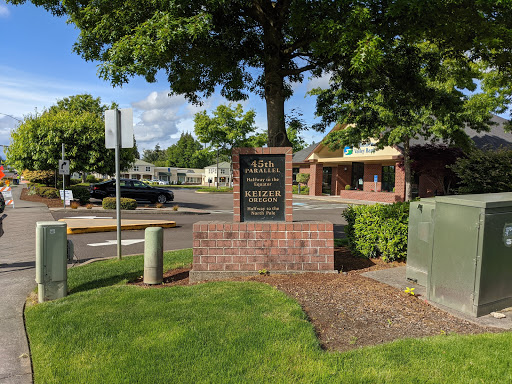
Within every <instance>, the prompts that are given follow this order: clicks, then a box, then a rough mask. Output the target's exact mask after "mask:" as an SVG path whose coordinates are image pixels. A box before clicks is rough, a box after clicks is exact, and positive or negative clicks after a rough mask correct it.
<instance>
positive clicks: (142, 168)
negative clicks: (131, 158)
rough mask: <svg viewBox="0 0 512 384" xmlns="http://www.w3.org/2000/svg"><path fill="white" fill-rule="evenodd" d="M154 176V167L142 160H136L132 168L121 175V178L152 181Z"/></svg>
mask: <svg viewBox="0 0 512 384" xmlns="http://www.w3.org/2000/svg"><path fill="white" fill-rule="evenodd" d="M154 176H155V165H154V164H151V163H148V162H146V161H144V160H140V159H137V160H135V163H134V164H133V165H132V167H131V168H130V169H129V170H128V171H126V172H124V173H122V174H121V177H124V178H127V179H137V180H152V179H154Z"/></svg>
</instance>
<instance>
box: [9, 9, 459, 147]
mask: <svg viewBox="0 0 512 384" xmlns="http://www.w3.org/2000/svg"><path fill="white" fill-rule="evenodd" d="M25 1H26V0H9V2H12V3H14V4H19V3H24V2H25ZM31 1H32V3H34V4H35V5H37V6H43V7H44V8H45V9H47V10H49V11H50V12H52V13H53V14H55V15H59V16H62V15H67V16H68V17H69V22H71V23H73V24H75V25H76V26H77V28H78V29H80V31H81V32H80V36H79V39H78V41H77V42H76V44H75V47H74V50H75V52H77V53H78V54H80V55H81V56H82V57H83V58H84V59H86V60H91V61H92V60H95V61H99V62H100V68H99V74H100V76H101V77H102V78H104V79H107V80H109V81H111V83H112V84H113V85H121V84H124V83H126V82H128V81H129V79H130V78H131V77H133V76H135V75H140V76H144V77H145V78H146V80H147V81H149V82H155V81H156V75H157V72H158V71H160V70H162V71H164V72H165V73H166V74H167V79H168V81H169V84H170V88H171V93H175V94H183V95H185V96H186V97H187V98H188V99H189V100H190V101H192V102H194V103H198V102H200V99H201V97H208V96H210V95H211V94H212V93H213V92H215V91H216V89H219V88H220V92H221V94H222V96H224V97H226V98H227V99H228V100H229V101H240V100H245V99H247V98H248V93H249V92H256V93H257V94H259V95H260V96H261V97H262V98H264V99H265V101H266V106H267V123H268V145H269V146H290V142H289V140H288V138H287V136H286V131H285V118H284V117H285V114H284V102H285V100H286V99H287V98H288V97H289V96H290V95H291V94H292V93H293V90H292V86H291V84H292V83H294V82H301V81H302V80H303V75H304V73H306V72H308V73H309V74H311V75H313V76H320V75H321V74H322V72H323V70H325V69H326V67H327V65H328V64H329V63H331V62H332V60H333V58H334V57H335V56H337V55H342V56H346V55H351V54H352V53H353V52H355V48H356V47H357V46H358V44H359V43H360V42H361V43H362V44H364V41H365V39H366V36H365V30H366V28H365V25H366V24H367V23H370V24H372V25H373V26H374V27H373V29H374V30H376V31H379V30H380V31H382V34H385V35H386V36H388V37H389V36H396V35H399V34H400V32H401V29H403V28H411V29H414V28H415V29H417V28H419V27H418V25H415V26H411V25H409V24H408V23H405V22H404V21H403V18H402V13H404V12H411V10H410V9H409V7H408V6H407V3H408V2H406V1H398V2H397V3H398V4H397V5H393V4H392V5H390V6H386V5H385V4H381V1H370V2H367V3H368V4H367V6H366V7H365V6H364V4H363V3H360V2H349V1H327V0H319V1H297V0H295V1H293V0H251V1H242V0H235V1H230V2H227V3H226V2H224V1H218V0H198V1H193V2H191V1H189V0H173V1H168V2H157V1H151V0H148V1H139V2H134V1H128V0H125V1H121V2H119V1H118V2H105V1H101V2H97V1H92V0H83V1H76V0H71V1H63V0H62V1H56V0H31ZM430 3H433V4H432V5H430ZM437 3H441V4H442V3H443V1H441V0H437V1H433V2H429V5H430V7H431V8H429V9H426V8H425V7H421V6H420V7H417V8H418V10H417V11H416V14H415V19H422V18H426V20H425V25H422V27H423V28H428V27H430V25H429V24H428V22H429V21H435V18H434V17H433V16H432V15H431V13H432V9H433V10H436V5H437ZM442 9H443V11H450V9H447V7H446V6H444V7H442ZM434 13H435V12H434Z"/></svg>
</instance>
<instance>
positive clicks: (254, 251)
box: [190, 221, 334, 281]
mask: <svg viewBox="0 0 512 384" xmlns="http://www.w3.org/2000/svg"><path fill="white" fill-rule="evenodd" d="M193 233H194V259H193V268H192V271H191V275H190V278H191V279H192V280H193V281H200V280H210V279H215V278H225V277H226V276H228V275H230V273H231V274H234V273H237V274H240V273H241V272H245V274H257V273H258V271H259V270H261V269H266V270H267V271H269V272H270V273H282V272H308V271H311V272H333V271H334V248H333V247H334V232H333V224H332V223H328V222H316V221H311V222H295V223H286V222H280V223H255V222H249V223H229V222H213V221H201V222H197V223H195V224H194V226H193Z"/></svg>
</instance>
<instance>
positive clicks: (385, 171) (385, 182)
mask: <svg viewBox="0 0 512 384" xmlns="http://www.w3.org/2000/svg"><path fill="white" fill-rule="evenodd" d="M394 188H395V166H394V165H386V166H384V167H382V187H381V190H382V191H383V192H393V189H394Z"/></svg>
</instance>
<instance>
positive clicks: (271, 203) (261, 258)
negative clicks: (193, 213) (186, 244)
mask: <svg viewBox="0 0 512 384" xmlns="http://www.w3.org/2000/svg"><path fill="white" fill-rule="evenodd" d="M232 161H233V213H234V214H233V222H220V221H200V222H197V223H195V224H194V227H193V232H194V234H193V236H194V260H193V265H192V271H190V280H191V281H202V280H215V279H223V278H228V277H231V276H243V275H255V274H258V273H259V271H261V270H266V271H268V272H270V273H272V274H278V273H300V272H335V270H334V232H333V225H332V223H329V222H325V221H300V222H294V221H293V218H292V211H293V207H292V202H293V196H292V149H291V148H288V147H286V148H282V147H270V148H235V149H234V150H233V157H232Z"/></svg>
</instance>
